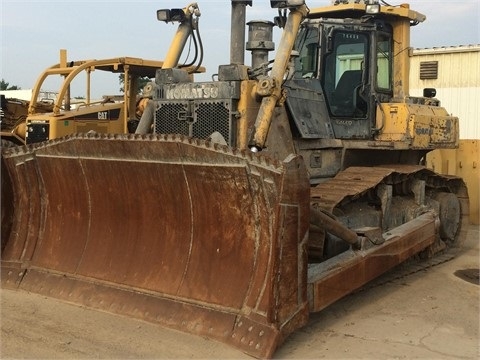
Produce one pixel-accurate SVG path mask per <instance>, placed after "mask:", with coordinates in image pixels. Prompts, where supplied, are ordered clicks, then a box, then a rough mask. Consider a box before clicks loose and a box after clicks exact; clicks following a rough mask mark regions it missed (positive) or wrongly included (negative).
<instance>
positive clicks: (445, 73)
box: [410, 44, 480, 224]
mask: <svg viewBox="0 0 480 360" xmlns="http://www.w3.org/2000/svg"><path fill="white" fill-rule="evenodd" d="M424 88H435V89H436V90H437V95H436V97H437V98H438V99H440V101H441V104H442V106H443V107H445V108H446V109H447V111H448V112H449V113H451V114H452V115H454V116H458V117H459V119H460V147H459V149H458V150H456V151H453V150H443V151H438V150H437V151H434V152H432V153H430V154H429V156H428V157H427V166H428V167H430V168H433V169H434V170H436V171H439V172H441V173H444V174H450V175H458V176H461V177H462V178H463V179H464V180H465V182H466V183H467V187H468V192H469V197H470V221H471V222H472V223H474V224H479V223H480V215H479V196H480V195H479V184H480V170H479V167H480V156H479V147H480V106H479V102H480V44H477V45H460V46H451V47H435V48H427V49H414V50H413V53H412V57H411V65H410V95H412V96H422V94H423V89H424Z"/></svg>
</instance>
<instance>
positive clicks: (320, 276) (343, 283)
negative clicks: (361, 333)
mask: <svg viewBox="0 0 480 360" xmlns="http://www.w3.org/2000/svg"><path fill="white" fill-rule="evenodd" d="M436 222H437V217H436V215H435V214H433V213H431V212H428V213H425V214H423V215H421V216H420V217H418V218H417V219H414V220H412V221H410V222H408V223H405V224H403V225H401V226H399V227H397V228H395V229H392V230H390V231H389V232H387V233H385V234H384V237H385V238H386V241H385V242H384V243H383V244H382V245H379V246H375V247H373V248H370V249H368V250H366V251H354V250H349V251H347V252H345V253H343V254H341V255H339V256H337V257H335V258H332V259H330V260H327V261H325V262H323V263H320V264H314V265H311V266H309V269H308V296H309V305H310V311H312V312H315V311H320V310H322V309H324V308H325V307H327V306H328V305H330V304H332V303H333V302H335V301H337V300H338V299H340V298H342V297H343V296H345V295H347V294H349V293H351V292H352V291H354V290H356V289H358V288H360V287H361V286H362V285H364V284H366V283H367V282H368V281H370V280H373V279H374V278H376V277H377V276H379V275H381V274H383V273H384V272H386V271H387V270H389V269H391V268H393V267H394V266H396V265H398V264H400V263H401V262H403V261H405V260H406V259H408V258H409V257H411V256H412V255H415V254H416V253H418V252H420V251H421V250H423V249H425V248H426V247H427V246H429V245H431V244H433V243H434V241H435V239H436V236H437V232H438V229H437V225H436Z"/></svg>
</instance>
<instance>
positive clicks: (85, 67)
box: [1, 3, 204, 145]
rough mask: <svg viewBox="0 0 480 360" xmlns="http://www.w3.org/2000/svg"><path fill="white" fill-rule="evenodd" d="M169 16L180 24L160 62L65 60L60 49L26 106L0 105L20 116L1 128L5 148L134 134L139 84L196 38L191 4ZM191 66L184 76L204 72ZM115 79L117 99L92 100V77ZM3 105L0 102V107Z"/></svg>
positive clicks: (139, 110) (139, 106) (195, 15)
mask: <svg viewBox="0 0 480 360" xmlns="http://www.w3.org/2000/svg"><path fill="white" fill-rule="evenodd" d="M175 16H176V17H177V19H178V20H179V22H180V25H179V27H178V29H177V32H176V34H175V36H174V39H173V41H172V44H171V46H170V48H169V51H168V53H167V55H166V57H165V60H164V61H157V60H146V59H140V58H134V57H118V58H111V59H100V60H97V59H95V60H79V61H67V52H66V50H60V62H59V63H58V64H56V65H53V66H51V67H49V68H47V69H46V70H45V71H43V72H42V73H41V74H40V76H39V77H38V79H37V81H36V83H35V86H34V88H33V91H32V97H31V101H30V102H23V103H21V104H17V103H13V102H11V101H10V103H9V102H7V101H6V100H5V105H6V107H7V108H8V109H10V108H11V109H12V112H13V111H14V112H19V111H20V110H22V111H21V114H19V115H17V116H15V120H16V121H14V122H12V121H10V123H11V124H10V126H8V127H2V133H1V135H2V144H5V145H8V143H7V142H6V141H9V142H10V143H13V144H33V143H37V142H42V141H46V140H51V139H56V138H60V137H62V136H66V135H69V134H74V133H87V132H89V131H94V132H97V133H107V134H122V133H123V134H127V133H134V132H135V129H136V125H137V124H138V119H139V118H140V116H141V113H142V111H143V106H142V105H143V104H142V98H141V97H139V95H138V88H139V81H141V80H142V79H147V78H148V79H152V78H155V73H156V70H157V69H159V68H170V67H175V66H177V64H178V62H179V59H180V56H181V54H182V51H183V49H184V46H185V44H186V42H187V40H188V39H189V38H190V36H192V37H193V38H194V39H197V36H196V30H197V23H198V17H199V16H200V10H199V8H198V6H197V4H196V3H192V4H190V5H188V6H186V7H185V8H184V9H179V10H178V12H177V13H176V14H175ZM197 41H198V40H197ZM193 65H194V64H189V65H187V66H184V68H186V69H187V72H188V73H189V74H193V73H195V72H202V71H204V68H202V67H200V64H198V65H197V66H193ZM94 74H95V76H94ZM97 74H98V77H97V76H96V75H97ZM102 75H103V76H102ZM120 75H122V76H123V77H122V79H123V80H124V82H123V96H122V97H121V98H120V99H116V97H115V96H104V97H103V98H102V99H101V100H92V89H91V88H92V83H94V82H93V78H96V79H95V80H97V84H98V82H99V81H101V82H103V83H105V82H107V83H108V80H110V85H113V86H115V87H119V76H120ZM108 76H110V78H108ZM58 78H63V81H61V83H60V87H59V90H58V94H57V96H56V99H55V100H54V101H53V103H52V102H49V103H48V104H45V102H44V101H41V100H40V98H41V97H40V93H41V89H42V88H44V87H45V84H48V83H49V81H54V80H55V79H58ZM73 86H76V87H78V88H81V91H84V93H83V94H84V96H82V97H81V98H77V99H72V96H71V88H72V87H73ZM145 88H146V91H145V92H144V94H143V96H144V97H145V98H148V96H150V94H149V93H148V90H149V89H150V88H151V86H149V85H148V84H147V86H146V87H145ZM3 103H4V102H3V101H2V105H3ZM15 105H16V106H15ZM2 108H3V106H2ZM19 108H20V110H19ZM9 113H10V112H7V113H6V114H7V115H8V114H9ZM20 115H21V116H20ZM10 145H12V144H10Z"/></svg>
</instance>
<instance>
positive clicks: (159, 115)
mask: <svg viewBox="0 0 480 360" xmlns="http://www.w3.org/2000/svg"><path fill="white" fill-rule="evenodd" d="M187 111H188V103H160V104H159V107H158V109H157V111H156V112H155V132H156V133H157V134H182V135H189V133H188V132H189V124H188V122H187V121H186V120H180V119H179V116H180V115H181V114H186V113H187Z"/></svg>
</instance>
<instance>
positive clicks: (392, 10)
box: [308, 3, 426, 22]
mask: <svg viewBox="0 0 480 360" xmlns="http://www.w3.org/2000/svg"><path fill="white" fill-rule="evenodd" d="M365 9H366V5H365V4H357V3H348V4H338V5H331V6H323V7H318V8H311V9H310V13H309V14H308V18H334V19H344V18H353V19H359V18H361V17H362V16H364V15H366V13H365ZM380 14H381V15H383V16H394V17H400V18H405V19H409V20H410V21H413V22H423V21H425V19H426V16H425V15H423V14H421V13H419V12H417V11H413V10H410V6H409V5H408V4H401V5H399V6H383V5H381V6H380Z"/></svg>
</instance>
